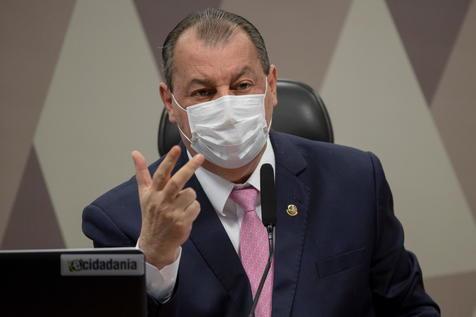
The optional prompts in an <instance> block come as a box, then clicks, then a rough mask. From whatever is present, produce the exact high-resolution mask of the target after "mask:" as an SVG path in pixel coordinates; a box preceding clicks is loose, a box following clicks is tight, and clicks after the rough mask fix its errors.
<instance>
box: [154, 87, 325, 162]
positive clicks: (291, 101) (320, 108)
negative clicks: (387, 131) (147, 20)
mask: <svg viewBox="0 0 476 317" xmlns="http://www.w3.org/2000/svg"><path fill="white" fill-rule="evenodd" d="M277 91H278V106H277V107H276V108H274V112H273V123H272V126H271V128H272V129H273V130H276V131H280V132H286V133H290V134H294V135H298V136H302V137H304V138H308V139H311V140H317V141H324V142H330V143H333V142H334V133H333V130H332V124H331V119H330V118H329V114H328V112H327V109H326V106H325V105H324V102H323V101H322V99H321V97H320V96H319V95H318V94H317V93H316V92H315V91H314V90H313V89H312V88H311V87H309V86H308V85H306V84H303V83H300V82H296V81H292V80H283V79H281V80H278V89H277ZM157 140H158V142H157V145H158V149H159V154H160V155H161V156H162V155H164V154H166V153H167V152H168V151H169V150H170V149H171V148H172V146H174V145H175V144H177V143H179V142H180V135H179V132H178V129H177V127H176V126H175V124H172V123H170V122H169V116H168V113H167V110H166V109H165V108H164V110H163V111H162V115H161V116H160V123H159V133H158V138H157Z"/></svg>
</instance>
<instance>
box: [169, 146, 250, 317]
mask: <svg viewBox="0 0 476 317" xmlns="http://www.w3.org/2000/svg"><path fill="white" fill-rule="evenodd" d="M187 161H188V157H187V153H186V149H185V147H183V145H182V155H181V157H180V160H179V162H178V164H177V168H176V169H179V168H180V167H181V166H183V165H184V164H185V163H186V162H187ZM186 186H187V187H191V188H193V189H195V191H196V193H197V200H198V202H199V203H200V206H201V211H200V214H199V216H198V217H197V219H196V220H195V222H194V223H193V228H192V232H191V234H190V241H191V242H192V243H193V244H194V246H195V247H196V248H197V250H198V252H199V253H200V254H201V255H202V257H203V259H204V260H205V262H206V263H207V264H208V266H209V267H210V269H211V270H212V271H213V273H214V274H215V276H216V277H217V279H218V280H219V281H220V282H221V283H222V285H223V287H224V289H225V290H226V291H227V293H228V294H229V296H230V297H231V298H232V300H233V302H232V304H233V306H234V307H230V311H234V312H237V311H243V312H244V311H247V310H248V308H249V307H251V303H252V295H251V288H250V284H249V282H248V278H247V276H246V273H245V271H244V269H243V266H242V265H241V261H240V258H239V257H238V254H237V253H236V251H235V248H234V247H233V244H232V243H231V241H230V239H229V237H228V234H227V233H226V231H225V229H224V228H223V225H222V223H221V222H220V219H219V218H218V215H217V214H216V211H215V210H214V209H213V206H212V204H211V203H210V200H209V199H208V198H207V196H206V194H205V192H204V191H203V188H202V186H201V185H200V182H199V181H198V179H197V178H196V177H195V175H194V176H193V177H192V178H191V179H190V181H189V182H188V183H187V185H186Z"/></svg>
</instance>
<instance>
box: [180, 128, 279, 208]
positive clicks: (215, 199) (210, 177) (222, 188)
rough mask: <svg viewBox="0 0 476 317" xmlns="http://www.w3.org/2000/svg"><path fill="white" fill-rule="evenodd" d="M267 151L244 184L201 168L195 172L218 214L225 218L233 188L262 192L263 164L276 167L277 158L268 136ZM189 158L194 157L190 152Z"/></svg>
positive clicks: (188, 153)
mask: <svg viewBox="0 0 476 317" xmlns="http://www.w3.org/2000/svg"><path fill="white" fill-rule="evenodd" d="M266 144H267V145H266V149H265V150H264V153H263V155H262V156H261V160H260V161H259V163H258V165H257V167H256V169H255V170H254V171H253V173H252V174H251V176H250V177H249V178H248V180H247V181H246V182H245V183H244V184H234V183H232V182H230V181H228V180H226V179H224V178H222V177H221V176H218V175H216V174H213V173H212V172H210V171H209V170H207V169H205V168H203V167H199V168H198V169H197V170H196V171H195V176H196V177H197V179H198V181H199V182H200V185H201V186H202V188H203V191H204V192H205V194H206V195H207V197H208V199H209V200H210V203H211V204H212V206H213V208H214V209H215V211H216V212H218V213H219V214H221V215H222V216H225V213H224V207H225V204H226V202H227V200H228V197H229V196H230V194H231V191H232V190H233V188H235V187H237V188H242V187H247V186H253V187H254V188H256V189H257V190H258V191H259V190H260V169H261V166H262V165H263V164H266V163H268V164H271V166H272V167H273V170H274V167H275V157H274V150H273V145H272V144H271V141H270V139H269V136H268V141H267V143H266ZM187 155H188V158H189V159H190V158H191V157H192V156H191V154H190V152H189V151H188V150H187Z"/></svg>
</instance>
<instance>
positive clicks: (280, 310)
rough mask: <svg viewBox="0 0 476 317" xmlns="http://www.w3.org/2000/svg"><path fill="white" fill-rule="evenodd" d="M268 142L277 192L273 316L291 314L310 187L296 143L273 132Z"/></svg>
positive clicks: (304, 165) (304, 164) (304, 162)
mask: <svg viewBox="0 0 476 317" xmlns="http://www.w3.org/2000/svg"><path fill="white" fill-rule="evenodd" d="M271 142H272V144H273V149H274V154H275V158H276V195H277V211H276V212H277V222H276V233H275V236H276V243H275V260H274V287H273V316H290V314H291V309H292V305H293V301H294V296H295V293H296V287H297V281H298V277H299V272H300V261H301V258H302V252H303V246H304V238H305V233H306V224H307V215H308V213H307V207H308V202H309V195H310V190H309V187H308V186H307V185H306V184H305V182H304V181H303V180H302V179H305V177H304V176H305V173H306V171H305V169H306V161H305V160H304V158H303V157H302V156H301V155H300V154H299V150H298V149H297V148H296V146H295V145H293V144H292V143H290V142H289V141H288V140H287V139H285V138H283V137H282V136H280V135H279V134H276V133H272V134H271ZM289 205H294V206H295V207H297V212H298V213H297V215H295V216H290V215H289V214H288V213H287V210H288V206H289ZM291 209H292V207H291ZM291 214H292V213H291Z"/></svg>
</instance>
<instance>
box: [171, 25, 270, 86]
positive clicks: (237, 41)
mask: <svg viewBox="0 0 476 317" xmlns="http://www.w3.org/2000/svg"><path fill="white" fill-rule="evenodd" d="M260 67H261V64H260V61H259V58H258V54H257V51H256V48H255V46H254V44H253V42H252V41H251V39H250V38H249V36H248V35H247V34H246V33H245V32H244V31H242V30H236V31H235V32H234V33H233V34H231V36H230V37H229V38H227V39H226V40H224V41H220V42H216V43H210V42H208V41H206V40H203V39H201V38H200V37H199V36H198V34H197V33H196V31H195V30H193V28H192V29H189V30H187V31H185V32H184V33H183V34H182V35H181V36H180V38H179V39H178V41H177V45H176V47H175V52H174V73H176V75H179V76H180V77H182V78H183V79H186V78H184V77H197V76H198V77H203V78H204V79H206V78H207V77H210V76H211V75H212V77H214V76H225V75H226V76H234V75H238V74H244V73H256V72H257V71H260Z"/></svg>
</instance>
